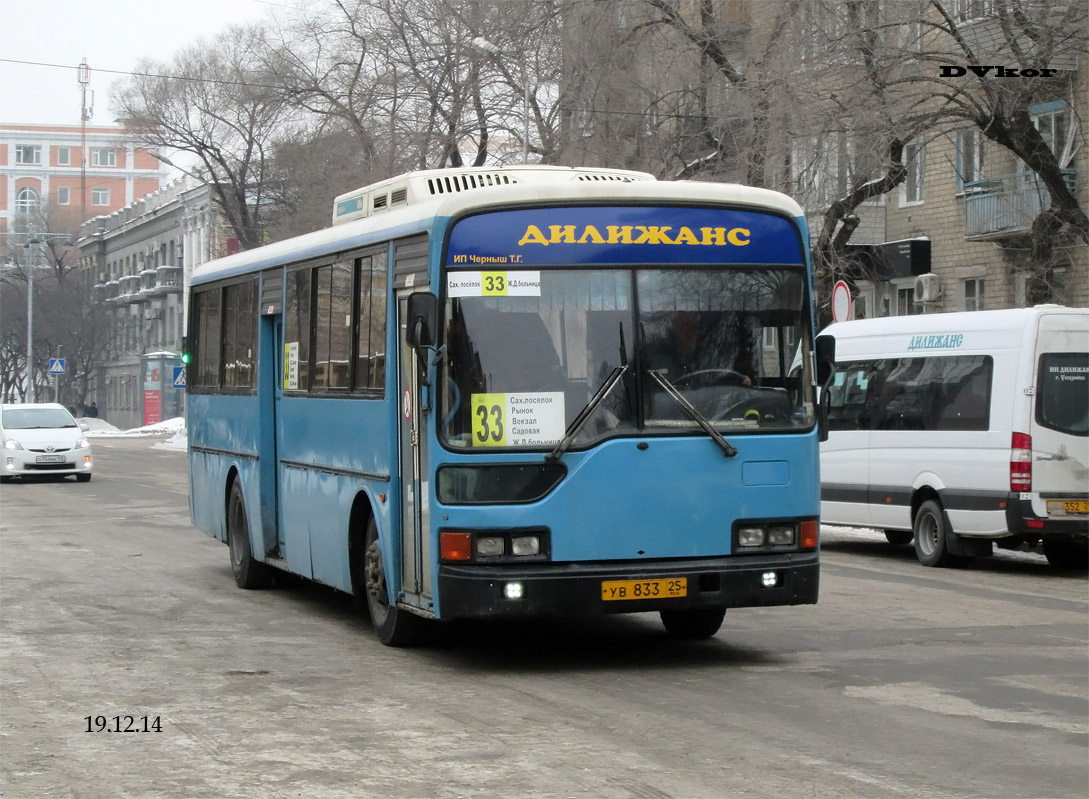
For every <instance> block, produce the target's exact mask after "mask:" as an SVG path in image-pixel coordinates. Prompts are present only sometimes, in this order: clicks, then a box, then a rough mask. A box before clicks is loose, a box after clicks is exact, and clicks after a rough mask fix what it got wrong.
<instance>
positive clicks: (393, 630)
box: [363, 518, 424, 646]
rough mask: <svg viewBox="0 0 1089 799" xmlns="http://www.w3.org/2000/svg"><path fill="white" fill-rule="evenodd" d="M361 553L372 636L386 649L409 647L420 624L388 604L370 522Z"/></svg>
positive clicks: (379, 550) (378, 548)
mask: <svg viewBox="0 0 1089 799" xmlns="http://www.w3.org/2000/svg"><path fill="white" fill-rule="evenodd" d="M363 551H364V556H363V587H364V590H365V591H366V593H367V610H368V612H369V613H370V615H371V624H372V625H373V627H374V633H375V635H377V636H378V640H379V641H381V642H382V643H383V644H385V645H386V646H411V645H412V644H413V643H415V642H416V641H417V639H418V638H419V636H420V632H421V627H422V626H423V624H424V621H423V619H421V618H419V617H418V616H414V615H412V614H411V613H409V612H408V611H406V610H402V609H401V608H398V607H397V605H396V603H391V602H390V601H389V588H388V587H387V585H386V572H385V569H384V568H383V566H382V547H381V546H380V545H379V543H378V526H377V525H376V524H375V523H374V519H373V518H372V519H371V520H370V521H369V522H368V524H367V538H366V542H365V544H364V547H363Z"/></svg>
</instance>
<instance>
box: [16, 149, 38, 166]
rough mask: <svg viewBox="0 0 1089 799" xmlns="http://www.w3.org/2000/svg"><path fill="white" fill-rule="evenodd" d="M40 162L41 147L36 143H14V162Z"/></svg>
mask: <svg viewBox="0 0 1089 799" xmlns="http://www.w3.org/2000/svg"><path fill="white" fill-rule="evenodd" d="M41 162H42V148H41V147H39V146H38V145H36V144H16V145H15V163H17V164H40V163H41Z"/></svg>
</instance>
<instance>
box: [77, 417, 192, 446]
mask: <svg viewBox="0 0 1089 799" xmlns="http://www.w3.org/2000/svg"><path fill="white" fill-rule="evenodd" d="M79 421H80V422H82V423H83V424H85V425H87V438H139V437H145V436H162V435H168V434H169V435H170V438H167V439H164V440H162V441H157V442H156V443H155V444H154V445H152V449H172V450H182V451H184V450H185V449H186V446H187V438H186V433H185V419H183V418H182V417H181V416H177V417H175V418H173V419H165V420H163V421H161V422H156V423H155V424H149V425H144V426H143V427H134V428H132V429H131V430H119V429H117V428H116V427H114V426H113V425H112V424H110V423H109V422H107V421H104V420H102V419H97V418H95V419H92V418H91V417H83V418H80V419H79Z"/></svg>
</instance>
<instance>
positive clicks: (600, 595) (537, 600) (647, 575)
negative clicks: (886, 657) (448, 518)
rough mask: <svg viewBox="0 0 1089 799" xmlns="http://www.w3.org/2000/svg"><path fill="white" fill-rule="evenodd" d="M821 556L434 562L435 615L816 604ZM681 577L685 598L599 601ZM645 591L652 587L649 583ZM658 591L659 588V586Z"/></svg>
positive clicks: (525, 614)
mask: <svg viewBox="0 0 1089 799" xmlns="http://www.w3.org/2000/svg"><path fill="white" fill-rule="evenodd" d="M819 558H820V556H819V554H818V553H817V552H792V553H781V554H780V553H775V554H772V553H768V554H753V555H743V556H736V557H719V558H700V559H696V560H687V559H686V560H684V561H673V560H647V561H621V562H600V561H599V562H592V563H533V564H525V565H523V564H517V563H504V564H502V565H481V564H478V563H467V564H453V563H443V564H440V565H439V591H438V596H439V607H438V610H439V616H438V617H439V618H442V619H459V618H461V619H467V618H515V617H530V616H566V615H593V614H606V613H640V612H646V611H658V610H687V609H694V608H746V607H768V606H773V605H812V604H815V603H816V602H817V593H818V588H819V578H820V562H819ZM681 577H683V578H685V581H686V591H685V595H684V596H683V597H676V598H669V599H663V598H660V597H654V596H649V597H646V598H640V599H605V598H604V597H605V595H606V594H607V593H612V594H613V595H614V596H615V595H616V591H615V590H613V591H612V592H610V591H609V590H608V587H607V586H606V587H603V584H604V583H611V584H614V585H615V584H616V583H617V581H625V582H641V583H643V584H644V585H645V584H646V583H647V582H649V581H658V580H661V581H670V580H676V579H677V578H681ZM514 585H517V586H519V587H517V588H515V587H512V586H514ZM632 587H633V586H629V593H630V589H631V588H632ZM642 587H643V586H642V585H641V586H640V588H642ZM647 587H648V588H650V589H651V590H653V589H654V585H650V586H647ZM658 588H659V589H660V590H665V584H664V583H663V584H660V585H659V586H658ZM512 595H514V596H512Z"/></svg>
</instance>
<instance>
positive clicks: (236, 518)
mask: <svg viewBox="0 0 1089 799" xmlns="http://www.w3.org/2000/svg"><path fill="white" fill-rule="evenodd" d="M227 546H228V547H229V548H230V550H231V571H232V572H234V581H235V583H236V584H237V585H238V587H239V588H268V587H269V585H271V584H272V567H271V566H269V565H267V564H265V563H261V562H260V561H259V560H256V559H255V558H254V557H253V551H252V549H251V548H250V526H249V523H248V522H247V521H246V503H245V501H244V500H243V498H242V486H240V485H239V484H238V481H237V480H235V481H234V483H232V484H231V497H230V499H229V500H228V501H227Z"/></svg>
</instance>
